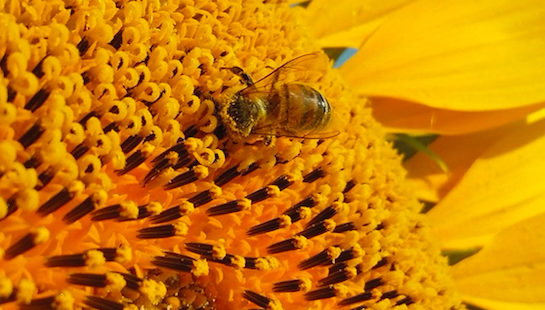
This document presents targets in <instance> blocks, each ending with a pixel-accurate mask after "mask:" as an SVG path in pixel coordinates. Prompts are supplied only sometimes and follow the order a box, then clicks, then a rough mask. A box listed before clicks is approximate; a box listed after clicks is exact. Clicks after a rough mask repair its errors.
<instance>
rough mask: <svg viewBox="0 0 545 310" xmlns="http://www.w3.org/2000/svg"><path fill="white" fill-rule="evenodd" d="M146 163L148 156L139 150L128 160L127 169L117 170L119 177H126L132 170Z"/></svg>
mask: <svg viewBox="0 0 545 310" xmlns="http://www.w3.org/2000/svg"><path fill="white" fill-rule="evenodd" d="M144 161H146V156H145V155H144V152H142V150H137V151H136V152H134V153H132V154H131V155H130V156H129V157H128V158H127V160H126V163H125V168H123V169H120V170H116V173H117V175H124V174H126V173H127V172H129V171H131V170H132V169H134V168H136V167H138V166H140V164H142V163H143V162H144Z"/></svg>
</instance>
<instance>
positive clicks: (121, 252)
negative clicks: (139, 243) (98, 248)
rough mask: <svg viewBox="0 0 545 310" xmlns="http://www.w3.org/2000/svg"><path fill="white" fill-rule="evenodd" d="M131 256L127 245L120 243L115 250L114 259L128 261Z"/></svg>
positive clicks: (121, 261) (120, 261)
mask: <svg viewBox="0 0 545 310" xmlns="http://www.w3.org/2000/svg"><path fill="white" fill-rule="evenodd" d="M132 257H133V255H132V249H131V247H130V246H129V245H126V244H122V245H120V246H119V247H118V248H117V249H116V251H115V261H116V262H118V263H121V264H123V263H127V262H130V261H131V260H132Z"/></svg>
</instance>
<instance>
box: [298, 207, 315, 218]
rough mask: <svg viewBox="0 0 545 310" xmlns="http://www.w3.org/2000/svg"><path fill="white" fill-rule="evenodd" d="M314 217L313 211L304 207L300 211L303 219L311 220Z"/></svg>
mask: <svg viewBox="0 0 545 310" xmlns="http://www.w3.org/2000/svg"><path fill="white" fill-rule="evenodd" d="M311 215H312V210H311V209H310V208H307V207H302V208H300V209H299V216H300V217H301V219H306V218H309V217H310V216H311Z"/></svg>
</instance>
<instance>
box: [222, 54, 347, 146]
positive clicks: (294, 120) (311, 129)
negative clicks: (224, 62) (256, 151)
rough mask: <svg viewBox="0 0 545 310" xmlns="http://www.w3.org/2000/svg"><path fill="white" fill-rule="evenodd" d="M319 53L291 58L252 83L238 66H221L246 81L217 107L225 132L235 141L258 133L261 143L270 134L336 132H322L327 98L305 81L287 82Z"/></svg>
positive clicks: (329, 114) (328, 109) (317, 135)
mask: <svg viewBox="0 0 545 310" xmlns="http://www.w3.org/2000/svg"><path fill="white" fill-rule="evenodd" d="M319 56H321V55H320V54H319V53H312V54H306V55H302V56H299V57H297V58H294V59H292V60H290V61H288V62H286V63H285V64H283V65H281V66H280V67H278V68H276V69H275V70H273V71H272V72H271V73H269V74H268V75H266V76H265V77H263V78H261V79H260V80H259V81H257V82H255V83H254V82H253V81H252V78H251V77H250V76H249V75H248V74H246V73H245V72H244V70H242V69H241V68H239V67H232V68H225V69H229V70H231V71H232V72H233V73H234V74H236V75H238V76H239V77H240V78H241V81H242V82H243V83H244V84H246V87H245V88H244V89H242V90H239V91H237V92H236V93H234V95H232V96H230V97H229V98H228V99H227V100H226V103H225V104H223V105H222V106H221V107H220V111H219V117H220V119H221V120H222V122H223V124H224V125H225V127H226V129H227V131H228V133H229V134H230V135H231V136H232V137H234V138H235V139H238V140H241V139H245V138H248V137H249V136H258V137H261V138H263V139H264V140H265V144H269V143H270V142H271V139H272V138H273V137H298V138H329V137H333V136H335V135H336V134H337V133H338V132H325V131H324V130H325V129H327V128H328V125H329V124H330V121H331V118H332V109H331V105H330V104H329V102H328V101H327V99H326V98H325V97H324V96H322V94H321V93H320V92H319V91H317V90H316V89H314V88H312V87H310V86H308V85H306V84H303V83H297V82H290V79H293V78H294V75H293V73H294V72H296V71H298V70H308V68H310V65H311V63H312V62H314V61H316V59H317V58H318V57H319ZM322 59H323V58H322Z"/></svg>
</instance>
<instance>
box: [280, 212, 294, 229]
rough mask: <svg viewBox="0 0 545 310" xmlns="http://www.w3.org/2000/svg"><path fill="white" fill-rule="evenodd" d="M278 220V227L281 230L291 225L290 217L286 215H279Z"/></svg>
mask: <svg viewBox="0 0 545 310" xmlns="http://www.w3.org/2000/svg"><path fill="white" fill-rule="evenodd" d="M279 220H280V227H281V228H284V227H288V226H289V225H291V217H289V216H287V215H281V216H280V217H279Z"/></svg>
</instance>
